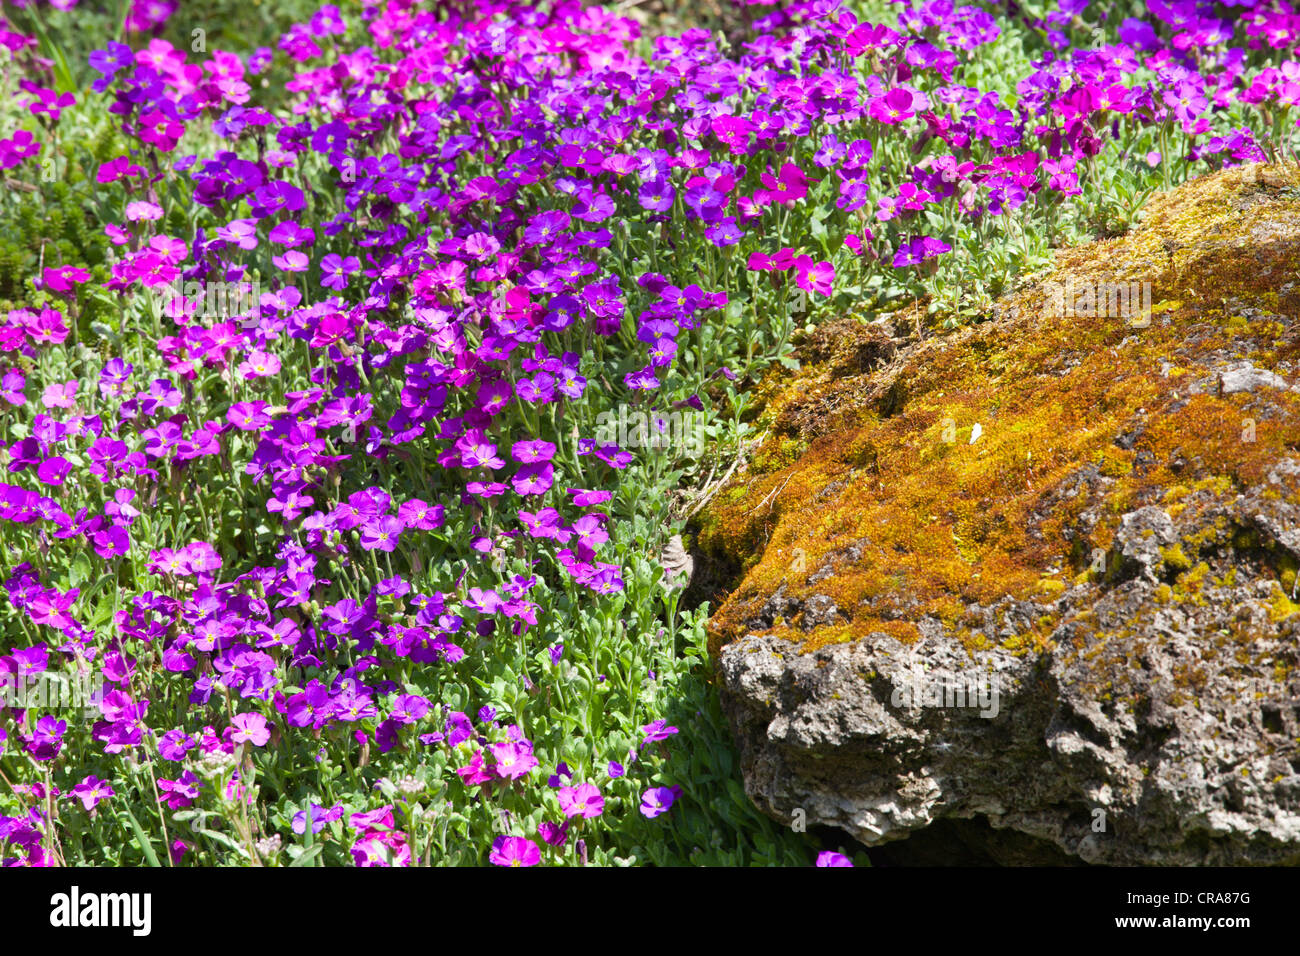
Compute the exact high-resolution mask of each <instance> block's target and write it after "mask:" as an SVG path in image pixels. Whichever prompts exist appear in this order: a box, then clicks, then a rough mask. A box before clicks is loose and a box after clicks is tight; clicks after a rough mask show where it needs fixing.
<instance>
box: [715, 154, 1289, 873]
mask: <svg viewBox="0 0 1300 956" xmlns="http://www.w3.org/2000/svg"><path fill="white" fill-rule="evenodd" d="M1297 185H1300V174H1298V173H1297V172H1296V171H1295V170H1294V169H1293V168H1276V167H1268V168H1265V167H1245V168H1241V169H1236V170H1231V171H1227V172H1223V173H1219V174H1216V175H1213V176H1208V177H1205V178H1203V179H1200V180H1196V181H1193V182H1191V183H1189V184H1187V185H1185V186H1183V187H1181V188H1179V189H1177V190H1175V191H1173V192H1171V193H1168V194H1165V195H1163V196H1159V197H1156V198H1155V199H1154V200H1153V201H1152V203H1151V204H1150V206H1149V208H1148V211H1147V216H1146V218H1145V220H1144V222H1143V225H1142V226H1141V227H1139V228H1137V229H1135V230H1134V231H1132V232H1131V233H1129V234H1127V235H1125V236H1122V237H1119V238H1116V239H1111V240H1107V241H1103V242H1096V243H1092V244H1089V245H1086V246H1081V247H1078V248H1075V249H1071V250H1068V251H1065V252H1063V253H1061V254H1060V255H1059V256H1058V261H1057V265H1056V268H1055V270H1054V271H1053V272H1052V273H1051V274H1050V275H1047V276H1044V277H1043V278H1042V280H1041V281H1039V282H1037V283H1035V284H1033V285H1030V286H1027V287H1026V288H1024V289H1022V290H1021V291H1019V292H1016V293H1014V294H1012V295H1010V296H1008V297H1007V298H1006V299H1004V300H1003V301H1002V302H1000V303H999V309H998V315H997V317H996V318H994V319H992V320H991V321H987V322H984V323H981V324H978V325H975V326H973V327H970V328H966V329H963V330H961V331H959V332H956V333H953V334H948V335H943V336H939V337H934V338H930V339H926V340H924V341H921V342H919V343H913V344H910V345H905V346H901V347H900V346H899V345H898V344H897V343H896V342H895V341H894V340H893V338H892V337H891V336H889V335H888V334H886V332H885V331H883V330H882V329H881V328H880V327H878V326H874V325H864V324H863V323H862V322H861V321H859V320H858V319H856V318H853V317H846V318H844V319H842V320H839V321H837V322H835V323H833V324H831V325H829V326H827V327H824V328H823V329H821V330H819V332H818V333H817V335H816V336H814V338H813V340H812V341H811V342H810V343H808V344H807V346H806V347H805V349H804V354H803V355H802V360H803V364H802V367H801V369H800V371H798V372H797V373H795V374H793V375H791V374H790V373H788V372H785V373H779V374H777V375H775V376H773V377H772V378H771V379H770V380H769V381H768V382H766V383H764V385H763V387H762V390H761V393H760V394H761V399H762V401H763V411H762V417H761V423H762V424H763V425H765V426H766V428H767V429H768V434H767V437H766V439H765V441H764V443H763V444H762V445H761V446H760V447H759V448H758V449H757V450H756V451H755V453H754V455H753V456H752V459H751V461H750V464H749V467H748V469H747V471H746V472H745V473H743V474H742V475H740V476H739V477H738V478H736V479H734V481H733V483H732V485H731V487H729V488H727V489H725V490H724V491H723V492H722V493H721V494H719V495H718V496H717V498H716V499H715V500H714V502H713V503H712V505H711V506H710V507H709V508H708V509H707V510H706V512H705V513H704V515H703V517H702V520H701V522H700V527H699V529H698V531H699V533H698V552H699V553H698V555H697V557H699V558H701V559H702V560H704V561H719V562H723V563H726V564H728V565H731V566H737V567H741V568H743V569H744V575H743V579H742V580H741V581H740V582H739V583H738V585H737V586H736V587H735V589H734V590H733V591H732V592H731V593H730V594H729V595H728V596H727V598H726V600H725V601H724V602H723V603H722V605H721V607H720V608H719V609H718V611H717V612H716V613H715V615H714V616H713V619H712V622H711V625H710V626H711V648H712V650H713V652H714V655H715V657H716V658H717V660H718V664H719V673H720V676H721V684H722V692H723V699H724V703H725V704H726V706H727V709H728V713H729V715H730V717H731V719H732V722H733V725H734V727H735V729H736V731H737V734H738V736H739V738H740V743H741V749H742V758H743V762H744V768H745V775H746V786H747V788H748V790H749V792H750V794H751V796H753V797H754V799H755V800H756V802H757V803H758V804H759V805H760V806H761V807H762V808H764V809H765V810H766V811H767V812H769V813H770V814H772V815H773V816H775V817H777V818H778V819H788V818H789V817H790V815H791V814H792V811H793V810H794V808H796V807H799V808H802V809H804V810H805V811H806V812H807V815H808V818H809V820H810V821H815V822H820V823H827V824H831V825H836V826H841V827H843V828H845V829H846V830H848V831H849V832H851V833H853V834H854V835H855V836H857V837H858V838H859V839H861V840H862V841H863V842H865V843H867V844H868V845H872V844H877V843H880V842H884V841H887V840H893V839H898V838H900V837H902V836H906V835H907V834H908V833H909V832H912V831H915V830H916V829H918V828H923V827H925V826H928V825H930V824H931V823H932V822H934V821H935V820H939V819H944V818H951V819H969V818H974V817H983V818H986V819H987V820H988V822H989V823H991V824H992V826H993V828H994V829H995V830H996V829H999V828H1012V829H1015V830H1017V831H1019V832H1021V833H1024V834H1028V835H1030V836H1033V837H1036V838H1039V839H1041V840H1045V841H1047V842H1049V843H1051V844H1054V845H1055V846H1056V847H1059V848H1060V849H1061V850H1063V851H1064V852H1066V853H1068V854H1071V855H1072V856H1074V857H1077V858H1080V859H1083V860H1086V861H1089V862H1094V861H1095V862H1107V863H1139V862H1157V863H1211V862H1217V863H1234V862H1271V863H1281V862H1289V863H1296V862H1300V675H1297V671H1296V666H1297V662H1298V660H1300V647H1297V645H1298V644H1300V603H1297V595H1298V592H1300V585H1298V584H1297V568H1298V567H1300V327H1298V326H1297V322H1296V316H1297V313H1298V312H1300V282H1297V280H1296V279H1295V276H1296V274H1297V265H1300V191H1297V189H1296V187H1297ZM1148 284H1149V285H1148ZM1062 290H1065V291H1066V294H1065V295H1064V296H1063V295H1062ZM1117 291H1118V295H1117ZM1130 292H1132V293H1134V294H1132V295H1130V294H1129V293H1130ZM1117 305H1118V306H1119V308H1118V309H1117V308H1116V306H1117ZM1116 312H1120V313H1122V314H1115V313H1116ZM900 662H910V663H908V664H907V665H906V666H904V664H903V663H900ZM917 673H921V674H924V675H929V676H926V677H924V678H923V679H921V681H920V682H921V683H923V684H924V683H930V684H933V683H934V682H935V681H936V680H940V678H942V680H940V682H941V683H942V682H943V681H948V682H949V683H951V682H952V681H956V682H957V683H959V684H960V683H961V681H962V680H967V679H969V680H970V681H973V680H974V679H973V678H971V675H983V676H982V677H981V678H980V679H988V680H991V681H993V686H995V687H997V688H998V691H999V697H1000V706H999V708H998V713H997V715H996V716H992V717H989V716H985V717H981V716H979V715H978V713H975V712H974V711H973V709H972V708H970V707H953V706H938V707H931V706H922V707H920V708H919V709H918V708H910V709H909V708H905V707H904V708H900V707H895V706H892V703H891V701H892V700H894V699H895V698H896V697H897V696H898V695H897V693H896V691H897V690H898V688H899V686H900V683H901V684H906V685H907V686H911V685H915V684H916V683H917V678H916V676H915V675H916V674H917ZM962 675H966V676H965V677H963V676H962ZM971 686H972V687H973V686H975V684H974V683H973V682H972V683H971ZM1099 814H1100V815H1099ZM1098 820H1101V821H1103V829H1100V830H1099V829H1098V828H1097V826H1098ZM1139 821H1140V822H1139Z"/></svg>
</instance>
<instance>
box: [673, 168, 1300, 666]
mask: <svg viewBox="0 0 1300 956" xmlns="http://www.w3.org/2000/svg"><path fill="white" fill-rule="evenodd" d="M1245 175H1246V174H1244V173H1242V172H1241V171H1240V170H1233V171H1229V172H1226V173H1222V174H1216V175H1214V176H1210V177H1206V178H1205V179H1203V180H1197V181H1195V182H1193V183H1189V184H1188V185H1187V186H1185V187H1182V188H1180V189H1179V190H1176V191H1174V192H1173V193H1170V194H1167V195H1165V196H1162V197H1159V198H1158V199H1156V200H1155V201H1153V203H1152V204H1151V206H1150V208H1149V212H1148V215H1147V218H1146V220H1145V224H1144V225H1143V226H1142V227H1140V228H1139V229H1137V230H1134V231H1133V232H1131V233H1129V234H1128V235H1126V236H1124V237H1121V238H1119V239H1116V240H1111V241H1108V242H1106V243H1097V244H1093V245H1091V246H1085V247H1080V248H1078V249H1072V250H1065V251H1063V252H1062V253H1060V255H1059V256H1058V263H1057V265H1058V270H1059V271H1058V273H1057V274H1058V276H1060V275H1064V274H1066V273H1067V272H1068V273H1069V274H1071V275H1074V276H1076V277H1078V279H1079V281H1094V282H1118V281H1145V280H1150V281H1152V282H1153V285H1154V289H1153V299H1155V300H1156V301H1157V302H1159V303H1160V305H1159V306H1157V307H1156V308H1153V310H1152V311H1153V317H1152V322H1151V324H1150V325H1149V326H1148V327H1146V328H1141V329H1134V328H1132V327H1130V326H1129V325H1128V324H1127V323H1126V322H1124V321H1122V320H1120V319H1119V318H1113V317H1112V318H1107V317H1104V316H1096V315H1093V316H1088V315H1077V314H1076V315H1071V316H1069V317H1068V318H1051V319H1044V318H1041V314H1042V312H1041V309H1040V306H1041V305H1042V302H1043V299H1044V293H1043V292H1042V291H1041V290H1034V289H1028V290H1024V291H1022V292H1019V293H1016V295H1015V296H1013V297H1012V298H1011V301H1012V302H1014V303H1015V304H1018V305H1019V306H1020V312H1019V315H1018V317H1017V318H1014V319H1008V318H1003V319H999V320H998V321H996V322H990V323H985V324H982V325H977V326H974V327H970V328H966V329H962V330H959V331H957V332H954V333H952V334H949V335H944V336H938V337H934V338H931V339H929V340H927V341H924V342H922V343H920V344H919V345H916V346H915V347H914V348H913V349H912V351H911V352H910V354H908V355H906V356H903V357H901V358H900V359H898V360H896V361H894V362H893V363H892V364H890V365H889V366H888V367H886V368H884V369H877V368H876V367H875V365H878V364H879V363H875V365H871V366H870V367H863V366H864V363H863V362H862V361H861V356H862V355H863V354H866V353H870V352H871V350H872V349H875V348H877V347H878V346H879V342H878V341H877V338H875V336H877V335H878V332H877V330H867V331H863V329H862V326H861V323H859V322H858V321H857V320H856V319H855V318H852V317H848V318H846V319H844V320H841V321H839V322H835V323H831V324H829V325H827V326H824V327H823V328H822V329H819V330H818V332H817V334H816V335H815V336H814V338H813V339H812V340H811V342H810V346H809V347H810V349H811V353H810V354H807V355H804V356H803V358H804V361H803V364H802V366H801V368H800V369H799V370H798V371H796V372H794V373H791V372H789V371H786V370H779V371H777V372H775V373H774V374H773V375H772V376H771V377H770V378H769V379H767V380H766V381H765V382H764V383H763V385H762V386H761V387H760V389H759V400H760V410H759V413H758V419H757V426H758V427H759V430H760V432H761V431H763V430H764V429H766V430H768V437H767V438H766V439H765V441H764V442H763V445H762V446H761V447H760V448H759V449H758V450H757V451H756V452H755V455H754V458H753V464H752V466H751V467H750V469H749V471H748V472H747V473H744V474H741V475H739V476H738V477H736V478H735V479H733V482H732V485H731V487H730V488H729V489H727V490H726V491H724V492H723V493H722V494H720V495H718V496H717V497H716V498H715V499H714V501H713V503H712V504H711V505H710V506H709V507H708V508H707V509H706V510H705V514H704V515H703V516H702V518H701V521H700V530H699V535H698V540H699V543H700V546H701V547H702V548H703V550H705V551H706V552H712V553H713V554H716V555H719V556H724V557H726V558H727V559H728V561H729V562H730V563H731V564H732V565H734V566H740V567H745V568H747V573H746V575H745V577H744V579H743V580H742V581H741V583H740V584H739V586H738V587H737V588H736V589H735V590H734V591H733V592H732V593H731V594H730V596H729V597H728V598H727V599H726V601H725V602H723V603H722V605H721V607H720V608H719V609H718V611H717V613H716V614H715V615H714V616H713V619H712V620H711V622H710V644H711V647H712V648H713V649H714V650H715V651H716V649H717V648H718V647H719V646H721V645H722V644H724V643H726V642H728V641H731V640H734V639H736V638H737V637H738V636H740V635H741V634H742V633H744V632H745V631H746V625H745V622H746V621H748V620H752V619H753V618H754V617H755V616H756V615H757V612H758V611H759V610H761V608H762V606H763V605H764V604H765V603H766V601H767V600H768V599H769V598H770V597H771V595H772V594H773V592H774V591H775V590H776V589H777V588H778V587H781V586H785V588H786V594H787V596H788V597H790V598H791V599H795V600H805V599H807V598H809V597H811V596H813V595H825V596H827V597H829V598H830V599H831V600H832V601H834V603H835V605H836V607H837V609H838V610H839V614H840V617H841V620H838V621H836V623H835V624H833V625H831V626H828V627H821V628H816V629H814V630H813V631H812V632H811V633H809V634H804V633H803V632H802V631H801V630H798V629H792V628H790V627H789V626H788V625H785V626H783V627H781V628H779V629H778V630H779V631H780V633H781V635H782V636H784V637H787V638H788V639H790V640H793V641H796V642H798V643H801V644H802V646H803V647H804V648H812V647H816V646H822V645H824V644H826V643H832V642H839V641H847V640H857V639H861V638H862V637H864V636H866V635H867V634H870V633H872V632H880V631H883V632H885V633H891V634H895V635H896V636H899V638H900V639H903V640H915V639H917V638H918V636H919V632H918V631H917V630H916V624H917V622H919V621H921V620H922V618H925V617H930V618H932V619H933V618H938V619H940V620H942V621H944V622H945V623H946V624H948V625H949V626H950V627H953V626H955V624H956V622H959V621H961V619H962V616H963V615H964V613H965V612H964V608H965V607H966V606H967V605H969V604H979V605H982V606H988V605H991V604H994V603H996V602H997V601H998V600H1000V599H1002V598H1003V597H1006V596H1012V597H1016V598H1019V599H1034V600H1038V601H1040V602H1041V603H1043V604H1046V603H1048V599H1050V598H1052V597H1055V596H1056V595H1058V594H1060V593H1062V592H1063V591H1064V590H1065V588H1066V586H1067V585H1068V584H1069V583H1070V582H1074V583H1078V584H1085V583H1087V582H1089V581H1090V580H1092V579H1094V577H1099V576H1098V575H1094V574H1093V573H1092V571H1091V570H1090V566H1091V563H1092V562H1091V557H1092V554H1093V551H1094V549H1101V550H1103V551H1107V550H1109V549H1110V547H1111V544H1112V542H1113V540H1114V536H1115V532H1116V530H1117V528H1118V526H1119V522H1120V519H1121V517H1122V516H1123V515H1124V514H1126V513H1127V512H1129V511H1131V510H1133V509H1134V508H1136V507H1141V506H1142V505H1146V504H1151V503H1153V502H1159V503H1161V504H1162V506H1163V507H1166V508H1167V509H1168V510H1169V511H1170V512H1171V513H1174V512H1175V511H1177V513H1178V514H1180V515H1182V514H1185V513H1186V512H1185V509H1187V508H1193V507H1194V508H1197V509H1201V508H1204V507H1205V505H1206V503H1207V501H1210V500H1224V499H1231V498H1232V497H1233V496H1235V494H1236V491H1237V489H1239V488H1241V487H1243V486H1244V485H1246V484H1247V483H1250V484H1252V485H1259V484H1263V483H1265V476H1266V475H1267V473H1268V469H1269V468H1270V467H1271V466H1272V464H1274V463H1275V462H1276V461H1277V459H1278V458H1279V457H1280V456H1282V455H1285V454H1287V453H1294V452H1293V449H1295V448H1297V447H1300V395H1297V394H1295V393H1289V392H1277V393H1276V394H1272V393H1270V394H1269V395H1268V396H1266V397H1267V399H1268V400H1269V401H1271V402H1273V403H1275V404H1276V405H1277V406H1278V411H1277V413H1276V414H1272V415H1270V416H1268V417H1267V418H1265V417H1262V416H1260V415H1259V414H1258V412H1256V411H1255V408H1254V404H1251V412H1247V411H1245V410H1244V406H1246V405H1247V404H1250V403H1258V401H1260V399H1261V396H1258V395H1227V396H1219V395H1217V394H1214V393H1202V394H1196V395H1189V394H1185V392H1186V390H1185V389H1183V387H1182V384H1181V382H1179V381H1178V380H1179V379H1180V378H1182V377H1184V373H1187V374H1194V375H1195V376H1197V377H1200V376H1202V375H1203V374H1204V373H1203V372H1202V371H1201V370H1203V369H1205V368H1206V367H1209V366H1211V365H1212V364H1213V362H1215V361H1217V360H1218V359H1219V358H1221V356H1223V355H1225V354H1231V355H1234V356H1237V357H1241V358H1247V359H1251V360H1256V359H1258V358H1259V355H1260V354H1261V353H1262V352H1263V351H1264V350H1268V351H1269V352H1270V353H1271V355H1272V358H1271V360H1270V362H1269V363H1268V367H1276V366H1277V365H1278V364H1279V363H1280V362H1289V363H1291V364H1292V365H1296V364H1300V335H1297V330H1296V328H1295V325H1294V323H1278V322H1274V321H1271V320H1270V321H1267V322H1263V321H1252V322H1248V323H1246V324H1245V325H1244V326H1243V325H1241V324H1240V323H1234V322H1231V321H1230V320H1231V318H1232V316H1236V315H1240V314H1241V313H1242V311H1243V307H1244V306H1246V305H1255V306H1256V307H1263V306H1258V305H1256V304H1257V303H1259V302H1261V301H1262V300H1265V299H1267V297H1268V293H1269V292H1270V291H1272V290H1274V289H1275V288H1276V287H1278V286H1281V285H1282V284H1283V283H1284V281H1290V278H1289V277H1290V276H1291V275H1292V274H1293V273H1294V271H1295V267H1296V265H1297V263H1295V262H1292V261H1291V259H1292V258H1294V256H1293V254H1291V253H1290V252H1289V251H1288V249H1289V248H1290V247H1289V246H1288V245H1287V244H1286V243H1276V244H1264V245H1261V244H1260V243H1258V242H1252V241H1250V237H1251V235H1252V230H1253V229H1254V228H1256V227H1257V226H1258V224H1259V223H1260V222H1261V220H1262V219H1263V217H1265V216H1273V217H1276V216H1277V215H1278V210H1279V208H1280V206H1281V205H1283V204H1284V205H1285V208H1286V209H1287V210H1288V211H1290V212H1291V213H1300V201H1298V200H1294V199H1289V198H1278V199H1270V200H1268V201H1263V202H1253V203H1251V204H1247V205H1242V204H1240V203H1238V204H1236V205H1234V201H1233V200H1234V197H1236V196H1237V195H1239V194H1241V193H1242V192H1243V191H1244V190H1250V189H1253V188H1255V187H1253V186H1251V185H1250V184H1249V183H1248V182H1247V180H1246V179H1245ZM1287 175H1290V174H1289V173H1288V174H1287ZM1168 242H1173V243H1175V244H1177V246H1178V248H1179V252H1178V263H1177V268H1176V269H1167V270H1165V271H1164V272H1162V273H1159V274H1155V273H1153V272H1152V268H1153V267H1152V263H1160V264H1161V266H1160V267H1161V268H1163V264H1164V263H1166V262H1167V261H1168V254H1167V252H1166V243H1168ZM1211 289H1212V290H1213V293H1212V294H1211V292H1210V291H1209V290H1211ZM1279 299H1280V300H1281V301H1278V300H1279ZM1230 300H1231V302H1232V304H1228V303H1229V301H1230ZM1273 300H1274V306H1272V307H1269V309H1270V311H1274V312H1275V314H1276V313H1281V314H1287V315H1294V314H1297V313H1300V289H1298V290H1297V291H1296V292H1295V293H1288V294H1287V295H1285V296H1281V297H1279V296H1277V295H1274V296H1273ZM1162 368H1163V369H1164V376H1163V377H1162V374H1161V371H1162ZM1171 386H1172V387H1171ZM1180 390H1181V391H1180ZM1247 417H1250V418H1252V419H1254V420H1255V421H1256V423H1257V427H1256V434H1255V441H1253V442H1249V441H1242V440H1241V436H1242V427H1243V426H1242V421H1243V419H1244V418H1247ZM977 422H978V423H980V425H981V428H982V435H981V436H980V438H979V439H978V441H977V442H976V443H975V444H974V445H971V444H969V437H970V435H971V429H972V428H973V426H974V424H975V423H977ZM1138 423H1140V425H1141V431H1140V435H1139V437H1138V439H1137V442H1136V444H1135V445H1134V447H1133V448H1131V449H1128V450H1126V449H1123V448H1121V447H1119V446H1118V445H1117V444H1116V443H1115V438H1116V436H1118V435H1120V434H1123V433H1126V432H1130V431H1132V430H1133V429H1134V427H1135V424H1138ZM796 450H797V451H796ZM1089 464H1091V466H1093V467H1095V468H1096V469H1097V470H1098V471H1100V473H1101V475H1102V476H1103V477H1104V478H1105V479H1108V483H1107V484H1105V485H1104V486H1102V487H1101V488H1100V489H1098V488H1095V487H1094V488H1092V489H1091V490H1090V491H1089V493H1088V494H1087V495H1072V494H1071V489H1074V488H1075V487H1076V485H1077V481H1078V476H1079V475H1080V473H1081V472H1082V471H1083V469H1084V468H1085V466H1088V465H1089ZM1090 496H1091V497H1090ZM1085 507H1089V508H1095V509H1096V513H1097V514H1099V515H1100V519H1099V520H1098V521H1097V522H1096V523H1095V525H1093V526H1091V527H1090V529H1089V531H1088V534H1087V538H1086V540H1082V539H1080V537H1079V536H1078V535H1077V533H1076V524H1077V521H1078V519H1079V516H1080V514H1081V512H1082V510H1083V509H1084V508H1085ZM1231 534H1232V530H1231V529H1229V528H1228V527H1227V525H1226V523H1223V522H1220V523H1219V524H1218V525H1216V526H1212V527H1209V528H1206V529H1205V530H1204V531H1201V532H1198V533H1197V534H1195V535H1191V536H1189V537H1187V538H1186V539H1184V540H1183V541H1182V542H1180V543H1178V544H1176V545H1174V546H1173V547H1172V548H1168V549H1166V551H1165V553H1163V554H1162V557H1163V558H1164V560H1165V562H1166V564H1167V566H1168V567H1169V568H1170V569H1171V570H1172V571H1175V572H1179V577H1178V578H1177V580H1176V582H1175V584H1174V586H1173V587H1172V588H1170V587H1168V586H1165V587H1163V588H1162V589H1161V591H1160V592H1158V596H1159V599H1160V600H1163V601H1172V600H1175V599H1180V600H1181V599H1184V597H1185V596H1186V599H1188V600H1193V601H1204V600H1205V598H1204V597H1203V596H1202V595H1201V591H1202V589H1203V586H1204V581H1205V578H1206V575H1207V574H1208V565H1207V564H1205V563H1204V562H1200V563H1197V562H1199V559H1200V557H1201V555H1202V554H1205V553H1208V552H1209V550H1210V549H1211V548H1215V547H1219V546H1221V545H1222V544H1223V543H1224V542H1226V541H1227V540H1228V539H1229V537H1230V535H1231ZM796 552H799V553H801V554H802V555H803V560H802V561H800V562H797V563H796V562H792V559H791V555H792V554H795V553H796ZM1053 571H1055V572H1057V573H1055V574H1052V573H1049V572H1053ZM1290 573H1291V575H1292V578H1291V580H1293V575H1294V573H1295V572H1294V570H1292V571H1291V572H1290ZM810 577H812V578H813V580H809V579H810ZM1283 580H1284V583H1286V581H1287V578H1286V577H1285V572H1284V578H1283ZM1045 618H1046V620H1044V621H1043V622H1042V625H1041V628H1042V635H1043V639H1044V640H1045V639H1046V635H1048V634H1050V633H1051V631H1052V630H1053V629H1054V628H1055V627H1056V626H1057V624H1059V623H1060V621H1058V620H1057V619H1056V617H1055V616H1054V615H1052V614H1047V615H1045ZM1018 638H1025V636H1024V635H1019V636H1018ZM958 639H959V640H961V642H962V643H963V644H966V645H967V646H974V645H978V644H979V642H980V641H983V640H984V637H983V634H982V633H981V632H978V631H966V632H964V633H963V634H962V636H961V637H960V638H958ZM1029 643H1030V642H1029V641H1028V639H1027V638H1025V639H1023V640H1019V643H1017V647H1022V646H1029Z"/></svg>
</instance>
